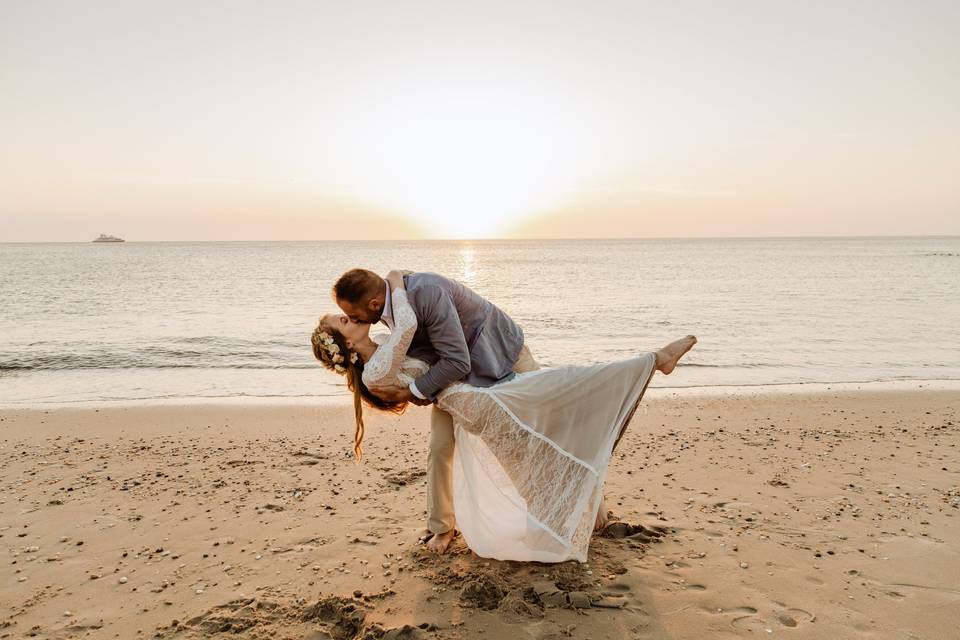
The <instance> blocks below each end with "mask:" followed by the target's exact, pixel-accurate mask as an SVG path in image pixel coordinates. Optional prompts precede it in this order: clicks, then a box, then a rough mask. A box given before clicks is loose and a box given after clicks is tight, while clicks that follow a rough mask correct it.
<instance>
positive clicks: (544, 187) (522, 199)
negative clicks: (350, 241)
mask: <svg viewBox="0 0 960 640" xmlns="http://www.w3.org/2000/svg"><path fill="white" fill-rule="evenodd" d="M586 133H587V131H586V130H585V124H584V121H583V120H582V119H577V118H575V117H573V114H572V113H566V112H564V111H563V110H562V109H559V108H557V106H556V105H550V104H545V103H544V102H543V100H542V99H539V100H538V99H534V98H531V97H524V96H518V95H515V94H510V93H506V92H503V91H502V90H500V91H498V92H493V91H490V92H489V93H485V92H483V91H482V90H476V89H475V90H472V91H466V90H465V91H460V92H455V91H453V92H452V91H445V92H444V93H442V94H437V93H416V92H411V91H408V92H405V93H404V94H403V95H402V96H397V97H395V98H394V99H393V100H388V101H385V102H382V103H379V104H377V105H375V106H374V107H373V108H371V109H369V110H367V111H365V112H362V113H359V114H356V117H354V118H351V122H350V123H349V125H347V126H344V127H342V128H341V129H340V130H339V132H338V136H337V138H338V140H337V141H335V143H334V144H335V146H336V147H338V148H339V149H341V150H345V153H344V154H343V156H341V160H342V162H341V164H340V165H339V166H338V168H337V173H338V178H339V181H340V183H341V184H342V185H343V186H344V189H345V190H346V191H347V192H348V193H349V194H350V195H351V196H352V197H355V198H357V199H359V200H362V201H366V202H370V203H371V204H374V205H376V206H380V207H384V208H386V209H390V210H394V211H398V212H400V213H402V214H403V215H404V217H406V218H409V219H411V220H413V221H415V222H416V223H417V224H418V225H419V226H420V227H421V228H423V229H424V230H425V232H427V233H428V234H430V235H431V236H433V237H437V238H463V239H474V238H489V237H495V236H497V235H498V234H501V233H503V232H504V231H505V230H507V229H508V228H509V227H510V226H511V225H512V224H514V223H515V222H516V220H517V219H518V218H523V217H525V216H529V215H533V214H536V213H539V212H541V211H543V210H544V209H547V208H550V207H555V206H558V205H560V204H562V203H563V201H564V200H565V199H566V198H569V197H570V196H571V195H572V194H574V193H575V192H576V190H577V189H578V187H579V185H581V184H582V183H583V181H584V180H585V179H587V178H588V172H589V170H590V158H589V153H588V152H587V150H586V147H587V143H586V140H585V136H586Z"/></svg>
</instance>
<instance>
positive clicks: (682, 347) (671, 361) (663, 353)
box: [657, 336, 697, 375]
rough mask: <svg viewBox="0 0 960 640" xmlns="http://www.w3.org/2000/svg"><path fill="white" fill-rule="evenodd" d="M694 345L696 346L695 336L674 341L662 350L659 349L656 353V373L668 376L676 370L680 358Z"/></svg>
mask: <svg viewBox="0 0 960 640" xmlns="http://www.w3.org/2000/svg"><path fill="white" fill-rule="evenodd" d="M695 344H697V338H696V336H687V337H686V338H680V339H679V340H674V341H673V342H671V343H670V344H668V345H667V346H665V347H664V348H663V349H660V351H657V371H659V372H660V373H663V374H665V375H670V374H671V373H672V372H673V370H674V368H676V366H677V362H679V361H680V358H682V357H683V356H684V355H685V354H686V353H687V351H690V349H692V348H693V345H695Z"/></svg>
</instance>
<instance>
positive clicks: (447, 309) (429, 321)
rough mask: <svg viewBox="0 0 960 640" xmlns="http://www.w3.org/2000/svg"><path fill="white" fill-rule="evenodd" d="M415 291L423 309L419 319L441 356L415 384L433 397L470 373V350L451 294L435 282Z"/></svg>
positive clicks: (425, 393)
mask: <svg viewBox="0 0 960 640" xmlns="http://www.w3.org/2000/svg"><path fill="white" fill-rule="evenodd" d="M416 295H417V307H418V308H419V310H420V313H419V314H418V318H417V319H418V320H419V322H420V325H421V326H422V327H424V328H425V329H426V331H427V335H428V336H429V337H430V342H431V344H433V349H434V351H436V353H437V356H438V357H439V359H438V360H437V362H436V364H434V365H433V366H432V367H430V369H429V371H427V372H426V373H425V374H423V375H422V376H420V377H419V378H417V379H416V380H415V381H414V383H413V385H412V386H413V387H415V388H416V390H417V391H419V392H420V394H421V395H423V396H424V397H425V398H427V399H428V400H431V401H433V400H435V399H436V397H437V394H438V393H440V392H441V391H443V390H444V389H446V388H447V387H449V386H450V385H451V384H453V383H454V382H457V381H458V380H462V379H463V378H464V376H466V375H467V374H468V373H470V351H469V349H468V348H467V338H466V336H464V335H463V327H462V326H461V325H460V316H459V314H458V313H457V307H456V305H455V304H454V303H453V299H452V298H450V295H449V294H448V293H447V292H446V291H444V290H443V289H441V288H440V287H434V286H421V287H419V289H418V290H417V292H416Z"/></svg>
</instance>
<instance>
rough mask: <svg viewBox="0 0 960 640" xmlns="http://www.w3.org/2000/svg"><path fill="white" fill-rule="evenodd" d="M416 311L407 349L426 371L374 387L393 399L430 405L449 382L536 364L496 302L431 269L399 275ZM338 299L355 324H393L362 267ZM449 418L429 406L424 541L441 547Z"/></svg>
mask: <svg viewBox="0 0 960 640" xmlns="http://www.w3.org/2000/svg"><path fill="white" fill-rule="evenodd" d="M403 283H404V287H405V288H406V290H407V299H408V301H409V303H410V306H411V307H413V310H414V313H415V314H416V316H417V331H416V333H415V334H414V336H413V342H412V343H411V344H410V348H409V349H408V350H407V355H409V356H411V357H413V358H417V359H419V360H422V361H424V362H426V363H427V364H429V365H430V369H429V370H428V371H427V372H426V373H425V374H423V375H422V376H421V377H419V378H417V379H416V380H414V381H413V382H412V383H411V384H410V386H409V387H397V386H391V387H377V388H375V389H371V391H373V392H374V393H375V394H376V395H377V396H379V397H381V398H383V399H384V400H388V401H392V402H414V403H416V404H421V405H426V404H431V403H433V402H434V401H435V400H436V398H437V395H438V394H439V393H440V392H441V391H443V389H445V388H446V387H448V386H450V385H451V384H453V383H455V382H461V381H462V382H466V383H468V384H472V385H475V386H478V387H489V386H492V385H494V384H496V383H498V382H502V381H504V380H509V379H510V378H512V377H513V376H514V375H515V374H516V373H522V372H525V371H533V370H535V369H538V368H539V366H538V365H537V362H536V360H534V359H533V356H532V355H531V354H530V350H529V349H527V347H526V345H525V344H524V342H523V330H522V329H520V327H519V326H517V324H516V323H515V322H514V321H513V320H512V319H511V318H510V316H508V315H507V314H506V313H504V312H503V311H501V310H500V309H499V308H497V307H496V306H495V305H493V304H492V303H490V302H489V301H488V300H485V299H484V298H482V297H481V296H479V295H477V294H476V293H474V292H473V291H471V290H470V289H468V288H467V287H465V286H463V285H462V284H460V283H459V282H456V281H455V280H450V279H449V278H445V277H443V276H440V275H437V274H435V273H426V272H423V273H410V274H409V275H405V276H404V278H403ZM333 293H334V296H335V297H336V300H337V305H339V307H340V308H341V309H342V310H343V312H344V313H345V314H346V315H347V316H348V317H349V318H350V319H351V320H352V321H354V322H367V323H371V324H372V323H375V322H383V323H384V324H385V325H387V327H388V328H389V329H390V330H391V331H392V330H393V304H392V293H391V291H390V285H389V283H387V281H386V280H384V279H383V278H381V277H380V276H378V275H377V274H376V273H373V272H372V271H367V270H366V269H352V270H350V271H348V272H346V273H345V274H343V275H342V276H341V277H340V279H339V280H337V283H336V284H335V285H334V287H333ZM453 450H454V435H453V418H451V417H450V414H448V413H446V412H445V411H442V410H440V409H438V408H437V406H436V404H434V405H433V410H432V412H431V414H430V449H429V452H428V454H427V528H428V529H429V530H430V533H431V534H433V535H432V537H431V538H430V540H429V541H428V542H427V547H428V548H430V549H432V550H433V551H437V552H439V553H443V552H444V551H446V550H447V547H448V546H450V542H451V541H452V540H453V537H454V535H455V533H456V532H455V529H454V526H455V525H456V521H455V519H454V513H453Z"/></svg>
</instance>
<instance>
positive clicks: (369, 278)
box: [333, 269, 383, 304]
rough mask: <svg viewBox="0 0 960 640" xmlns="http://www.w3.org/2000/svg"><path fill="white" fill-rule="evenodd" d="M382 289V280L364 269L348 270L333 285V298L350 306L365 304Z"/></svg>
mask: <svg viewBox="0 0 960 640" xmlns="http://www.w3.org/2000/svg"><path fill="white" fill-rule="evenodd" d="M381 289H383V278H381V277H380V276H378V275H377V274H375V273H374V272H373V271H367V270H366V269H350V271H347V272H346V273H345V274H343V275H342V276H340V279H339V280H337V283H336V284H335V285H333V296H334V297H335V298H336V299H337V300H346V301H347V302H349V303H350V304H360V303H363V302H367V301H368V300H370V299H371V298H373V297H374V296H376V295H377V294H378V293H380V290H381Z"/></svg>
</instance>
